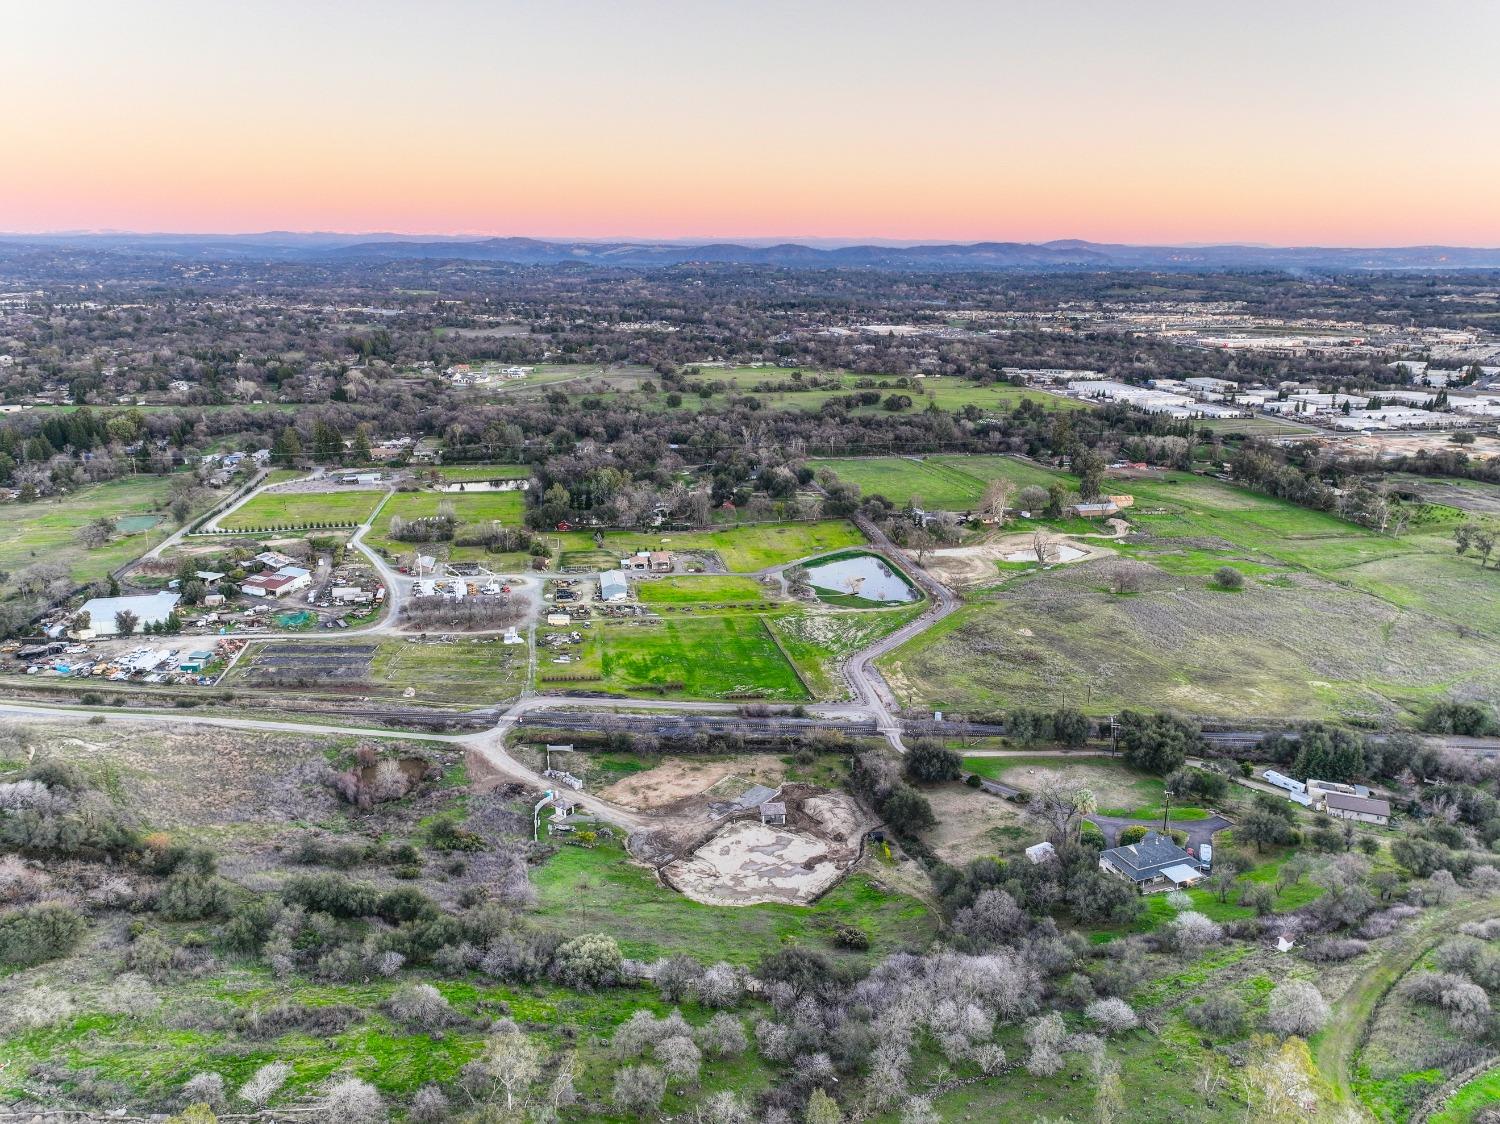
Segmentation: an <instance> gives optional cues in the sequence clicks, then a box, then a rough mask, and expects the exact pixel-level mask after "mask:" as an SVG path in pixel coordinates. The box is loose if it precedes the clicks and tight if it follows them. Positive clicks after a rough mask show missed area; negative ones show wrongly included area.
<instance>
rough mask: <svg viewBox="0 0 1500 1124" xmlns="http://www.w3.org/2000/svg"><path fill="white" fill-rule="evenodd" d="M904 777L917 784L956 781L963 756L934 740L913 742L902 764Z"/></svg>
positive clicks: (960, 772) (960, 771)
mask: <svg viewBox="0 0 1500 1124" xmlns="http://www.w3.org/2000/svg"><path fill="white" fill-rule="evenodd" d="M903 771H904V772H905V774H906V779H907V780H909V781H913V782H915V783H917V784H940V783H942V782H943V781H956V780H958V778H959V777H960V776H962V775H963V758H961V757H959V755H958V754H956V753H954V752H953V751H952V750H951V749H946V748H944V747H943V745H942V743H940V742H935V741H926V740H924V741H918V742H913V743H912V745H911V748H910V750H909V751H908V752H907V754H906V760H905V763H904V766H903Z"/></svg>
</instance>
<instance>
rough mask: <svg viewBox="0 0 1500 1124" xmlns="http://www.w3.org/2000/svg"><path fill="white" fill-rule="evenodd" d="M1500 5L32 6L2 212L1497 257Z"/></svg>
mask: <svg viewBox="0 0 1500 1124" xmlns="http://www.w3.org/2000/svg"><path fill="white" fill-rule="evenodd" d="M1497 43H1500V4H1497V3H1492V2H1490V0H1427V2H1424V3H1422V4H1413V3H1387V2H1384V0H1364V2H1362V3H1356V2H1343V0H1300V2H1298V3H1287V2H1283V0H1262V2H1260V3H1256V4H1244V3H1224V2H1216V0H1196V2H1193V3H1185V2H1179V0H1134V2H1122V0H1107V2H1106V0H1099V2H1090V0H1053V2H1042V0H1036V2H1029V0H1027V2H1022V0H991V2H985V3H979V2H967V0H930V2H929V3H926V4H911V3H903V4H896V3H886V2H885V0H863V2H859V3H854V2H848V3H830V2H827V0H806V2H803V3H784V2H780V0H766V2H760V3H753V2H737V3H731V2H720V0H696V2H692V3H688V2H677V0H637V2H634V3H626V2H618V0H614V2H608V3H606V2H597V0H551V2H547V3H526V4H520V3H506V2H503V0H496V2H488V3H479V2H466V0H428V2H423V3H418V2H412V3H393V2H388V0H384V2H383V0H371V2H365V3H353V2H347V3H345V2H335V0H299V2H296V3H291V2H284V0H252V2H246V3H238V4H230V3H220V2H213V0H195V2H191V3H189V2H185V0H100V2H83V0H48V3H45V4H36V3H34V4H25V5H14V6H13V7H12V8H11V9H10V10H9V11H8V12H7V14H6V17H5V20H4V34H3V36H0V91H3V92H4V94H5V98H4V104H5V105H6V106H7V112H6V113H5V114H3V115H0V153H3V169H4V171H3V174H0V230H5V231H12V232H39V231H51V230H73V229H120V230H137V231H148V230H149V231H182V232H238V231H258V230H273V229H274V230H338V231H398V232H422V233H433V234H442V233H472V234H529V235H540V236H554V237H591V236H635V237H771V236H786V237H797V236H802V237H810V236H821V237H847V238H861V237H874V238H892V239H935V240H979V239H1001V240H1017V241H1042V240H1047V239H1053V238H1070V237H1076V238H1089V239H1095V240H1100V241H1122V242H1211V241H1254V242H1267V243H1277V244H1322V245H1405V244H1417V243H1449V244H1463V245H1500V83H1497V79H1496V77H1495V69H1494V62H1493V58H1492V57H1491V52H1492V51H1493V50H1494V47H1495V45H1496V44H1497Z"/></svg>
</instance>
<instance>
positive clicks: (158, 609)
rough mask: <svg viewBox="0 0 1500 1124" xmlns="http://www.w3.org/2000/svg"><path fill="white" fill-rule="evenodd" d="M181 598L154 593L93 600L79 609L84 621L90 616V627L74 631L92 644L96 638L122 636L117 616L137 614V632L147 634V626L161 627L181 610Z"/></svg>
mask: <svg viewBox="0 0 1500 1124" xmlns="http://www.w3.org/2000/svg"><path fill="white" fill-rule="evenodd" d="M178 600H179V597H178V595H177V594H175V593H167V592H165V591H163V592H161V593H153V594H151V595H149V596H132V597H91V598H90V599H89V600H87V601H85V602H84V603H83V605H82V606H81V607H80V608H79V610H78V614H79V616H78V617H77V618H75V619H80V618H81V617H82V616H83V614H85V613H87V614H88V624H87V625H84V626H83V627H82V628H77V629H74V630H73V635H74V636H76V637H78V639H80V640H91V639H93V638H94V637H96V636H118V635H119V632H120V630H119V629H118V628H117V627H116V626H115V616H116V615H117V614H119V613H134V614H135V619H136V631H138V632H140V631H144V630H145V628H146V626H147V625H159V624H161V623H162V622H163V621H165V620H166V619H167V618H168V617H169V616H171V614H172V611H173V610H174V609H176V608H177V602H178Z"/></svg>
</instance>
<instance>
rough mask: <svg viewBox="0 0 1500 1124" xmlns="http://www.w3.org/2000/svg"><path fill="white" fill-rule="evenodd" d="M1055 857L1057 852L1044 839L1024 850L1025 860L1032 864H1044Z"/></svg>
mask: <svg viewBox="0 0 1500 1124" xmlns="http://www.w3.org/2000/svg"><path fill="white" fill-rule="evenodd" d="M1056 857H1057V851H1056V850H1055V849H1054V848H1053V846H1052V844H1051V843H1048V842H1047V841H1046V840H1045V839H1044V840H1042V842H1040V843H1033V844H1032V845H1031V846H1030V847H1027V848H1026V858H1027V859H1028V860H1029V861H1030V862H1032V863H1044V862H1047V861H1048V860H1049V859H1053V858H1056Z"/></svg>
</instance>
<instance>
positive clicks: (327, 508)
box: [219, 489, 384, 531]
mask: <svg viewBox="0 0 1500 1124" xmlns="http://www.w3.org/2000/svg"><path fill="white" fill-rule="evenodd" d="M383 494H384V493H382V492H376V491H370V490H356V489H350V490H349V491H346V492H262V493H261V494H260V495H258V496H256V497H255V498H254V499H252V500H250V501H249V502H248V503H246V504H245V505H244V506H242V507H240V508H237V509H236V510H235V511H234V512H232V513H231V514H229V515H226V516H225V517H224V518H222V519H220V520H219V526H220V527H222V528H223V529H224V530H226V531H236V530H257V529H259V528H262V527H266V528H270V527H316V526H318V525H320V524H334V525H337V526H354V525H356V524H359V523H363V522H364V521H365V520H366V519H368V518H369V517H370V513H371V512H372V511H374V510H375V505H376V504H378V503H379V502H380V497H381V496H382V495H383Z"/></svg>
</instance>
